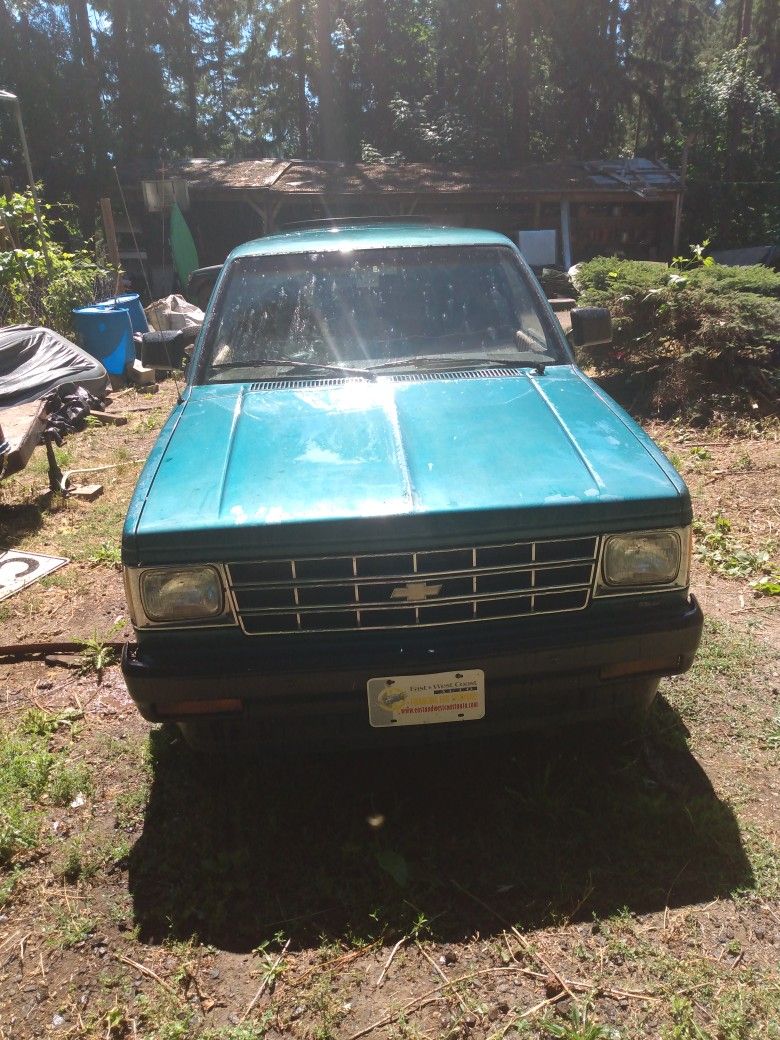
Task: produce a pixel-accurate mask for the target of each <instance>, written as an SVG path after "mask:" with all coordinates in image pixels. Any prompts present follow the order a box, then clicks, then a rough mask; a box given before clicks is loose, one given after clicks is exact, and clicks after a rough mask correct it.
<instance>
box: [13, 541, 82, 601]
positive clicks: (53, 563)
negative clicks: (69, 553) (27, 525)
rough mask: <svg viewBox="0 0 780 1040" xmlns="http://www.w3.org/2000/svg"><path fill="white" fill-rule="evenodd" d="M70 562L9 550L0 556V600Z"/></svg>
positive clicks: (58, 557) (55, 557)
mask: <svg viewBox="0 0 780 1040" xmlns="http://www.w3.org/2000/svg"><path fill="white" fill-rule="evenodd" d="M66 563H70V560H67V559H64V558H63V557H62V556H41V555H40V553H28V552H16V551H15V550H13V549H10V550H9V551H8V552H4V553H3V554H2V555H0V599H6V598H7V597H8V596H13V594H14V593H15V592H18V591H19V590H20V589H23V588H24V587H25V586H26V585H32V583H33V582H34V581H37V580H38V579H39V578H42V577H44V575H46V574H51V573H52V571H56V570H57V569H58V568H60V567H64V566H65V564H66Z"/></svg>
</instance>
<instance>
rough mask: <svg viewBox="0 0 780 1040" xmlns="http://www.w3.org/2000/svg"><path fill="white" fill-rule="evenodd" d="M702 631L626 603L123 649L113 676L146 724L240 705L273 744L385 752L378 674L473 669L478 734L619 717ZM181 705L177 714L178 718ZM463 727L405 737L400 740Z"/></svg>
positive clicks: (694, 619)
mask: <svg viewBox="0 0 780 1040" xmlns="http://www.w3.org/2000/svg"><path fill="white" fill-rule="evenodd" d="M539 620H540V621H542V619H539ZM702 623H703V618H702V613H701V609H700V608H699V605H698V603H697V602H696V600H695V599H694V598H693V597H690V599H685V600H683V599H682V598H674V600H672V599H671V598H668V599H666V600H665V601H662V602H659V603H653V604H651V603H646V604H642V605H641V607H640V606H638V605H636V606H634V607H633V608H632V607H631V606H628V605H626V606H624V607H619V608H618V609H616V610H615V611H614V612H613V613H610V614H608V615H605V614H604V613H603V612H600V611H596V610H593V611H587V612H582V613H579V614H569V615H561V616H560V617H559V619H558V620H557V622H556V625H555V627H551V626H550V624H549V621H548V622H547V624H539V625H525V626H519V625H517V624H506V623H503V624H501V625H489V626H488V625H487V624H475V625H473V626H472V625H470V624H469V625H466V626H460V627H459V628H458V629H457V630H453V629H447V628H442V629H441V630H437V631H436V632H435V634H434V630H431V629H429V630H427V631H426V632H417V631H414V630H413V631H411V632H409V633H406V634H404V635H403V636H398V635H394V636H393V637H391V638H385V639H383V640H372V641H371V642H367V641H363V640H359V639H355V637H354V634H353V635H352V636H351V638H350V639H337V638H335V637H332V638H331V639H329V640H327V641H323V640H317V641H301V640H300V637H297V636H293V637H288V638H287V639H284V640H282V639H266V638H255V639H252V638H245V639H244V641H243V643H240V644H233V645H231V646H230V647H229V648H228V647H225V646H223V647H222V649H221V650H220V648H219V645H218V644H215V645H213V646H205V647H204V645H203V640H202V638H201V637H200V636H199V635H198V634H197V633H194V632H193V633H192V635H191V636H190V637H189V641H188V642H181V641H179V642H178V643H177V644H176V645H175V646H173V645H171V646H170V647H166V645H165V642H164V641H163V640H162V639H160V640H157V641H156V642H155V643H154V644H153V645H152V646H135V647H126V648H125V650H124V653H123V656H122V671H123V674H124V677H125V681H126V683H127V687H128V690H129V691H130V694H131V696H132V698H133V700H134V701H135V702H136V704H137V705H138V708H139V710H140V712H141V714H142V715H143V716H144V717H145V718H146V719H149V720H150V721H152V722H159V721H164V720H171V719H172V720H174V721H190V720H191V719H192V718H193V714H192V705H193V702H207V701H233V702H235V701H240V702H241V703H240V712H241V715H242V716H243V717H245V718H249V719H253V720H256V721H257V722H258V724H259V726H260V728H261V730H262V731H264V733H265V735H266V736H267V738H268V739H269V740H270V741H274V740H276V739H279V740H284V739H287V738H288V737H291V736H292V737H298V736H302V737H306V738H308V737H312V738H315V739H324V740H325V741H327V740H328V739H330V738H331V737H333V739H335V740H337V741H339V740H349V739H351V737H352V736H354V735H359V736H365V737H366V739H367V740H368V742H374V743H377V742H379V743H385V742H386V740H387V738H388V737H389V733H387V732H386V731H384V730H380V731H372V730H371V729H370V727H369V723H368V708H367V696H366V683H367V682H368V680H369V679H371V678H374V677H376V676H383V675H403V674H418V673H429V672H440V671H452V670H466V669H471V668H480V669H482V670H483V671H484V673H485V689H486V709H485V718H484V719H482V720H479V721H470V722H468V723H467V724H466V725H467V726H468V728H469V730H470V731H472V732H474V733H475V734H476V733H480V732H482V733H488V732H497V731H506V730H509V729H519V728H525V727H530V726H534V725H538V724H540V723H544V722H555V721H558V720H566V719H580V718H582V719H586V718H598V717H607V716H615V715H618V716H619V715H620V714H621V713H623V712H624V711H627V710H628V709H629V705H630V704H631V701H632V698H633V701H634V704H635V705H636V702H637V699H638V700H639V701H641V700H644V701H645V702H647V701H649V700H651V699H652V697H653V695H654V693H655V688H656V686H657V682H658V679H659V677H661V676H663V675H674V674H679V673H681V672H684V671H686V670H687V669H688V668H690V666H691V664H692V663H693V657H694V654H695V652H696V649H697V647H698V645H699V640H700V638H701V631H702ZM182 703H185V704H187V705H188V706H189V707H188V709H187V711H186V712H184V711H180V710H179V707H180V706H181V704H182ZM203 706H204V707H206V705H205V703H204V704H203ZM195 717H197V718H203V717H204V716H202V715H200V714H197V715H196V716H195ZM462 725H463V724H461V723H442V724H440V725H435V726H424V727H404V730H403V734H402V739H409V735H410V734H414V733H417V732H419V731H420V730H425V731H434V730H435V731H446V730H452V729H455V728H458V727H462ZM392 733H393V735H394V736H395V735H396V734H397V733H399V734H400V731H397V730H395V729H393V730H392ZM412 739H413V738H412Z"/></svg>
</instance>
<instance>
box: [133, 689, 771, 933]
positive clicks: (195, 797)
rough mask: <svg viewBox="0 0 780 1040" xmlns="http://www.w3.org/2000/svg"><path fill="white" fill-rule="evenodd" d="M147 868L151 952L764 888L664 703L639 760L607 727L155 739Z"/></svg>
mask: <svg viewBox="0 0 780 1040" xmlns="http://www.w3.org/2000/svg"><path fill="white" fill-rule="evenodd" d="M151 770H152V784H151V794H150V799H149V803H148V808H147V812H146V818H145V822H144V828H143V833H142V834H141V836H140V838H139V839H138V841H137V843H136V844H135V846H134V848H133V850H132V852H131V855H130V865H129V879H130V892H131V896H132V900H133V906H134V913H135V922H136V924H137V925H138V927H139V932H140V937H141V939H142V940H143V941H146V942H152V943H154V942H161V941H163V940H165V939H170V938H178V939H189V938H190V937H191V936H193V935H196V936H197V937H198V938H199V939H200V941H201V942H204V943H207V944H213V945H215V946H218V947H220V948H223V949H229V950H235V951H244V952H246V951H249V950H251V949H253V948H255V947H256V946H258V945H259V944H260V943H262V942H263V941H264V940H266V939H269V938H271V937H273V936H274V935H276V934H277V933H283V934H284V936H285V937H289V938H290V939H291V940H292V944H293V946H309V945H311V944H315V945H316V944H319V942H321V941H322V940H323V938H327V939H331V940H333V939H335V940H343V941H345V942H355V941H359V940H365V939H375V938H378V937H379V936H380V935H384V936H386V937H387V938H389V939H391V938H392V937H393V936H395V937H396V938H397V937H398V936H399V935H403V934H407V933H409V932H410V931H413V930H414V929H415V928H417V929H418V930H419V929H420V928H421V927H424V928H425V933H424V934H427V935H430V936H431V937H432V938H435V939H438V940H440V941H457V940H459V939H461V938H464V937H466V936H468V935H470V934H473V932H474V931H477V930H478V931H479V932H480V934H481V935H482V936H483V937H484V936H487V935H490V934H493V933H495V932H497V931H500V930H501V928H502V927H503V925H504V924H506V923H509V924H516V925H518V926H520V927H539V926H545V925H551V924H556V923H560V922H562V921H565V920H583V919H585V920H589V919H590V918H591V917H592V915H594V914H596V915H598V916H605V915H609V914H611V913H616V912H619V911H622V910H623V909H624V908H628V909H630V910H631V911H634V912H636V913H643V912H649V911H653V910H662V909H663V908H664V907H665V906H669V907H675V906H681V905H685V904H689V903H696V902H702V901H706V900H711V899H714V898H716V897H718V896H723V895H726V894H727V893H728V892H730V891H732V890H733V889H734V888H735V887H738V886H747V885H749V884H750V882H751V880H752V875H751V870H750V866H749V863H748V860H747V858H746V855H745V853H744V850H743V847H742V843H741V839H740V834H739V828H738V825H737V821H736V819H735V818H734V815H733V813H732V812H731V810H730V809H729V808H728V806H727V805H725V804H724V803H723V802H721V801H720V800H719V799H718V798H717V797H716V795H715V792H714V791H713V789H712V786H711V784H710V782H709V780H708V778H707V776H706V774H705V773H704V772H703V771H702V769H701V767H700V766H699V765H698V763H697V762H696V760H695V759H694V757H693V756H692V755H691V753H690V751H689V750H688V748H687V745H686V743H685V730H684V727H683V724H682V722H681V720H680V719H679V717H678V716H677V715H676V714H675V713H674V712H673V711H672V709H671V708H669V707H668V706H667V705H666V704H665V703H664V702H663V701H662V702H660V703H659V705H658V706H657V708H656V711H655V715H654V718H653V726H652V728H651V733H650V736H649V737H648V738H646V739H645V741H644V742H643V743H642V745H641V746H638V745H637V746H634V747H629V748H625V749H622V750H617V751H616V750H615V748H614V745H610V744H609V743H605V742H604V741H601V740H599V739H598V737H597V736H596V735H595V734H593V733H590V732H588V733H586V734H583V733H579V734H576V733H568V734H567V735H565V736H563V735H562V734H560V733H558V734H552V735H550V734H547V735H545V736H543V737H542V736H539V735H531V736H520V737H517V736H516V737H513V738H512V739H504V738H502V739H501V740H499V741H496V740H493V741H490V742H489V743H486V744H481V743H480V744H474V743H471V742H463V743H460V744H458V745H457V746H453V747H444V748H442V747H433V746H432V747H430V748H424V749H421V748H417V749H415V750H411V751H404V752H399V751H393V752H384V751H383V752H382V753H381V754H376V753H357V752H346V751H342V752H340V753H338V754H336V755H330V756H318V755H312V754H309V753H306V752H300V753H293V752H290V753H288V754H286V755H285V756H283V757H277V758H275V759H267V758H258V757H250V758H241V757H240V756H236V755H232V756H224V757H219V758H218V757H214V758H203V757H202V756H198V755H195V754H194V753H192V752H190V751H189V750H188V749H187V748H186V747H185V746H184V745H183V744H182V741H181V739H180V738H179V737H178V734H177V732H176V730H174V729H168V728H163V729H162V730H157V731H155V732H153V733H152V736H151Z"/></svg>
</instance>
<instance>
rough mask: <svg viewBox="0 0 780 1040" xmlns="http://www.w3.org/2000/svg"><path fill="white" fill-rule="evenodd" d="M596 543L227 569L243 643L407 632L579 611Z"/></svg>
mask: <svg viewBox="0 0 780 1040" xmlns="http://www.w3.org/2000/svg"><path fill="white" fill-rule="evenodd" d="M598 541H599V540H598V538H595V537H594V538H570V539H556V540H549V541H537V542H511V543H508V544H507V543H503V544H500V545H483V546H478V547H474V548H458V549H426V550H425V551H422V552H399V553H381V554H377V553H366V554H358V555H356V556H313V557H299V558H296V559H294V560H289V559H288V560H284V559H281V560H280V559H277V560H257V561H254V562H241V563H231V564H229V565H228V568H227V571H228V580H229V583H230V594H231V597H232V599H233V603H234V606H235V609H236V615H237V617H238V619H239V622H240V624H241V627H242V629H243V630H244V632H245V633H246V634H247V635H267V634H272V633H280V632H331V631H344V630H364V629H374V630H375V629H391V628H415V627H418V626H422V625H452V624H458V623H465V622H474V621H496V620H500V619H502V618H516V617H523V616H526V615H536V614H553V613H559V612H562V611H571V610H583V609H584V608H585V607H586V606H587V605H588V601H589V599H590V594H591V589H592V587H593V573H594V569H595V565H596V558H597V554H598Z"/></svg>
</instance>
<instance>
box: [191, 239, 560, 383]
mask: <svg viewBox="0 0 780 1040" xmlns="http://www.w3.org/2000/svg"><path fill="white" fill-rule="evenodd" d="M210 325H211V328H210V330H209V331H208V333H207V340H206V343H205V345H204V363H205V368H206V378H207V381H209V382H212V381H219V380H230V379H235V378H246V377H247V373H246V372H244V373H242V375H241V376H237V375H236V371H235V370H236V369H237V368H241V369H247V368H250V369H251V368H252V367H255V366H256V367H257V368H267V367H269V366H272V367H273V366H283V365H284V363H285V361H296V362H299V363H300V362H302V363H310V364H313V365H316V364H322V365H346V366H351V367H361V368H371V367H373V366H381V365H382V364H383V363H385V364H387V363H392V362H396V361H398V362H400V364H403V362H404V360H407V359H408V361H409V364H410V365H414V358H415V357H424V358H425V359H426V361H427V363H429V364H430V363H431V360H432V359H433V361H434V362H435V360H436V355H441V356H442V361H443V360H444V356H445V355H446V357H447V358H448V359H452V358H453V355H455V356H456V357H457V358H458V359H459V360H460V359H461V358H462V359H463V361H464V362H466V363H468V362H469V361H470V360H472V359H473V360H474V361H475V362H477V361H479V359H480V357H494V358H499V357H500V358H503V359H506V360H509V361H512V360H514V359H517V361H518V364H526V365H534V364H537V363H539V362H544V363H554V362H560V361H564V360H565V358H564V357H563V356H562V352H561V350H560V347H559V346H558V344H557V343H556V342H555V340H554V339H553V338H552V335H551V334H548V333H547V331H546V329H545V326H544V324H543V321H542V318H541V315H540V311H539V306H538V303H537V301H536V299H535V297H534V294H533V292H532V290H531V287H530V286H529V285H528V282H527V278H526V275H525V273H524V272H523V270H522V268H521V267H520V265H519V264H518V262H517V260H516V258H515V256H514V254H513V253H512V251H511V250H510V249H509V248H508V247H502V246H495V247H494V246H471V247H469V246H465V247H464V246H446V247H445V246H428V247H422V248H411V247H410V248H396V249H375V250H359V251H355V252H352V251H349V252H346V251H345V252H320V253H304V254H300V253H299V254H293V255H277V256H258V257H245V258H240V259H238V260H236V261H234V262H233V264H232V265H231V268H230V270H229V272H228V275H227V282H226V284H225V285H224V287H223V289H222V291H221V293H220V298H219V299H218V302H217V309H216V312H215V315H214V319H213V320H212V322H211V323H210ZM231 369H232V370H233V371H232V372H231Z"/></svg>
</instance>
